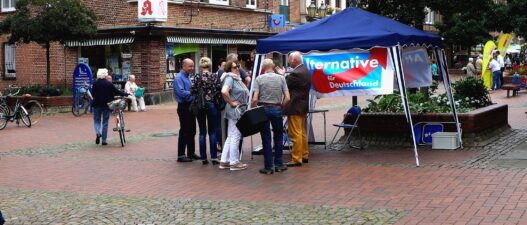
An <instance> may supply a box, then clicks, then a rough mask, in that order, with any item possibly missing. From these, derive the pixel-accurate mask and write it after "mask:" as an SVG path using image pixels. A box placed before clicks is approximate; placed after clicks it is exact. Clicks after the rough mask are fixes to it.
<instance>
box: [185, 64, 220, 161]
mask: <svg viewBox="0 0 527 225" xmlns="http://www.w3.org/2000/svg"><path fill="white" fill-rule="evenodd" d="M211 67H212V61H211V60H210V58H208V57H203V58H201V59H200V61H199V68H200V70H201V71H200V73H198V74H196V76H194V80H193V83H192V88H191V94H192V96H193V98H194V99H195V100H196V99H198V98H202V99H203V100H204V101H203V102H202V103H201V104H202V105H201V108H200V109H199V111H198V112H197V113H196V116H197V119H198V126H199V155H200V156H201V161H202V163H203V165H207V164H209V161H208V160H207V145H206V144H207V143H206V142H207V139H206V138H207V133H208V134H209V149H210V158H211V161H212V164H213V165H217V164H219V161H218V156H217V154H218V153H217V152H218V150H217V146H216V143H217V136H216V128H217V125H218V121H217V120H218V114H219V110H218V108H217V106H216V103H215V100H216V99H217V98H218V97H221V96H220V95H221V83H220V79H219V77H218V75H217V74H215V73H212V72H211V71H210V70H211ZM220 138H221V137H220Z"/></svg>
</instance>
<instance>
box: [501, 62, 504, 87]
mask: <svg viewBox="0 0 527 225" xmlns="http://www.w3.org/2000/svg"><path fill="white" fill-rule="evenodd" d="M500 72H501V73H500V88H501V86H503V72H505V67H501V68H500Z"/></svg>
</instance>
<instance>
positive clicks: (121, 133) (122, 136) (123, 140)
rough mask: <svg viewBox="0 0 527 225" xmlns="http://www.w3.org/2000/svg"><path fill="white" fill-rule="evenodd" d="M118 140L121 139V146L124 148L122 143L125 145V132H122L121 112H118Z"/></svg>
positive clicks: (122, 120) (122, 119) (122, 117)
mask: <svg viewBox="0 0 527 225" xmlns="http://www.w3.org/2000/svg"><path fill="white" fill-rule="evenodd" d="M119 139H121V146H122V147H124V143H126V137H125V130H124V116H123V112H119Z"/></svg>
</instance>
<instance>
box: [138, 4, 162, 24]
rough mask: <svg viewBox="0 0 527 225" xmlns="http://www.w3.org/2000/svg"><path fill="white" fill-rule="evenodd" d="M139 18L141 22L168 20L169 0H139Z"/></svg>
mask: <svg viewBox="0 0 527 225" xmlns="http://www.w3.org/2000/svg"><path fill="white" fill-rule="evenodd" d="M137 18H138V19H139V22H143V23H148V22H166V21H167V19H168V2H167V0H138V1H137Z"/></svg>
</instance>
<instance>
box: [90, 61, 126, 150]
mask: <svg viewBox="0 0 527 225" xmlns="http://www.w3.org/2000/svg"><path fill="white" fill-rule="evenodd" d="M107 76H108V70H107V69H99V70H97V80H96V81H95V82H94V83H93V88H92V96H93V101H92V107H93V125H94V128H95V136H96V137H95V144H99V143H101V137H102V145H107V144H108V142H106V138H107V137H108V120H109V119H110V112H112V111H111V110H110V108H109V107H108V103H109V102H111V101H112V100H114V98H115V96H116V95H120V96H128V94H127V93H125V92H122V91H120V90H118V89H117V88H116V87H115V86H114V85H113V84H112V82H110V81H108V80H107V79H106V77H107ZM101 125H102V131H101Z"/></svg>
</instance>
